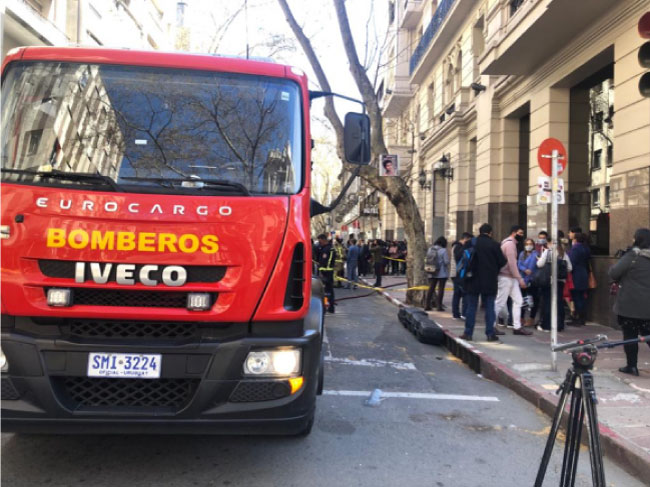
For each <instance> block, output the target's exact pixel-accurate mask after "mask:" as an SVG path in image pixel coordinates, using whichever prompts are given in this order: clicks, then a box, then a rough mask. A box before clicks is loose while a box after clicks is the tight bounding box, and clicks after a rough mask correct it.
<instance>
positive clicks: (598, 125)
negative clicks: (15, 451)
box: [593, 112, 605, 132]
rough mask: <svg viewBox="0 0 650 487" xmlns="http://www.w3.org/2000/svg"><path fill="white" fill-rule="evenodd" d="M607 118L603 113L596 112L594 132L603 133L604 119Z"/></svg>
mask: <svg viewBox="0 0 650 487" xmlns="http://www.w3.org/2000/svg"><path fill="white" fill-rule="evenodd" d="M604 118H605V117H604V116H603V112H596V115H595V116H594V120H593V121H594V132H602V131H603V119H604Z"/></svg>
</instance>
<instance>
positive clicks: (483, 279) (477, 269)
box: [461, 223, 507, 342]
mask: <svg viewBox="0 0 650 487" xmlns="http://www.w3.org/2000/svg"><path fill="white" fill-rule="evenodd" d="M479 233H480V235H479V236H478V238H477V239H476V243H475V244H474V257H473V259H472V263H471V266H470V268H469V269H468V271H469V272H471V274H472V276H471V278H469V279H468V280H467V282H466V284H465V289H466V292H467V294H466V295H465V299H467V319H466V320H465V332H464V333H463V334H462V335H461V338H462V339H464V340H472V335H473V333H474V324H475V322H476V310H477V308H478V298H479V296H481V300H482V302H483V303H484V304H485V334H486V336H487V340H488V341H489V342H498V341H499V338H498V337H497V334H503V332H498V331H497V330H496V329H495V327H494V323H495V321H496V315H495V312H494V301H495V299H496V297H497V291H498V284H497V282H498V276H499V270H500V269H501V268H502V267H503V266H504V265H506V263H507V260H506V258H505V256H504V255H503V252H501V247H500V246H499V244H498V243H497V242H495V241H494V240H492V226H491V225H490V224H488V223H484V224H483V225H481V228H480V229H479Z"/></svg>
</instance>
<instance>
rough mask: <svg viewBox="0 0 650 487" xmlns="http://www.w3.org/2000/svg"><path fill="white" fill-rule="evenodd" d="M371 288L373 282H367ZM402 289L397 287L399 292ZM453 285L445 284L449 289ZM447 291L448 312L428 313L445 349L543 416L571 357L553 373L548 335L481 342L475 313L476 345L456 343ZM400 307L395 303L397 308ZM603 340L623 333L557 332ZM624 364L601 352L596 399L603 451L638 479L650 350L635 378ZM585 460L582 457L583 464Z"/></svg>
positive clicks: (457, 326)
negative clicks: (444, 340)
mask: <svg viewBox="0 0 650 487" xmlns="http://www.w3.org/2000/svg"><path fill="white" fill-rule="evenodd" d="M405 281H406V278H405V277H404V276H399V277H393V276H383V277H382V284H383V285H384V286H390V285H393V284H397V283H405ZM366 282H369V283H372V282H374V280H372V278H366ZM404 287H406V286H395V289H401V288H404ZM450 287H451V285H450V284H449V282H448V285H447V288H448V289H449V288H450ZM382 294H384V296H385V297H386V298H387V299H389V301H391V302H392V303H393V304H396V305H402V303H403V301H404V298H405V293H404V292H403V291H391V289H390V288H388V289H386V290H385V291H384V292H383V293H382ZM451 296H452V293H451V292H450V291H446V292H445V298H444V305H445V307H446V308H447V311H442V312H438V311H432V312H429V316H430V317H431V318H432V319H434V320H435V321H436V322H438V324H439V325H440V326H442V327H443V329H445V333H446V334H447V348H448V349H449V350H450V352H452V353H453V354H454V355H456V356H458V357H459V358H461V359H463V361H464V362H467V363H468V365H469V366H470V367H472V368H473V369H474V370H475V371H476V372H477V373H481V374H482V375H483V376H484V377H485V378H487V379H491V380H494V381H495V382H498V383H500V384H502V385H504V386H506V387H508V388H510V389H512V390H513V391H515V392H517V393H518V394H519V395H520V396H522V397H523V398H525V399H527V400H528V401H530V402H532V403H533V404H535V405H536V406H537V407H539V408H540V409H542V410H543V411H544V412H546V413H547V414H549V415H551V416H552V414H553V412H554V410H555V406H556V405H557V399H558V396H557V395H556V394H555V391H556V390H557V387H558V386H559V385H560V384H561V383H562V382H563V381H564V377H565V374H566V371H567V369H568V368H569V366H570V365H571V356H570V355H568V354H565V353H558V354H557V364H558V367H557V372H553V371H552V370H551V366H550V363H551V352H550V348H549V347H550V339H551V337H550V333H544V332H540V331H537V330H535V329H533V328H530V329H531V330H533V331H534V335H533V336H531V337H527V336H519V335H513V334H512V330H511V329H507V330H506V329H505V328H500V329H501V330H505V332H506V335H504V336H500V337H499V338H500V339H501V343H496V344H495V343H489V342H487V341H485V331H484V330H485V324H484V323H485V322H484V320H483V316H482V314H483V313H482V312H481V310H479V313H477V320H476V326H475V328H474V341H472V342H466V341H465V340H461V339H460V338H458V337H459V336H460V335H461V334H462V333H463V329H464V323H463V322H462V321H460V320H455V319H453V318H452V316H451ZM398 302H399V303H398ZM598 334H604V335H607V336H608V338H609V340H620V339H622V333H621V332H620V331H618V330H614V329H612V328H609V327H605V326H601V325H597V324H595V323H589V324H588V325H587V326H579V327H573V326H567V327H566V328H565V330H564V331H563V332H560V333H558V342H560V343H562V342H570V341H573V340H577V339H580V338H589V337H594V336H596V335H598ZM624 365H625V353H624V351H623V347H616V348H613V349H609V350H599V351H598V358H597V359H596V363H595V366H594V370H593V375H594V382H595V387H596V394H597V397H598V420H599V422H600V424H601V427H600V432H601V441H602V444H603V445H602V446H603V449H604V452H605V453H606V454H607V455H608V456H609V457H610V458H612V459H613V460H615V461H616V462H617V463H619V464H621V465H622V466H623V467H625V468H627V469H628V470H630V471H631V472H635V473H636V474H637V475H638V476H639V478H642V479H643V478H646V479H648V478H650V349H649V348H648V347H647V346H646V345H644V344H640V346H639V372H640V374H641V375H640V376H639V377H634V376H630V375H626V374H622V373H620V372H618V368H619V367H622V366H624ZM587 458H588V457H585V460H584V461H586V459H587Z"/></svg>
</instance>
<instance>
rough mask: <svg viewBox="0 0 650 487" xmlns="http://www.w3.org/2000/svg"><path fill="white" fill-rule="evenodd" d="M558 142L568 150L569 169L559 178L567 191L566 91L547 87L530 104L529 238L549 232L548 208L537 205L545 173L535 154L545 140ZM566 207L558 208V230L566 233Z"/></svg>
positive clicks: (569, 170)
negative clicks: (539, 184)
mask: <svg viewBox="0 0 650 487" xmlns="http://www.w3.org/2000/svg"><path fill="white" fill-rule="evenodd" d="M549 137H553V138H555V139H558V140H559V141H560V142H562V144H563V145H564V147H565V148H566V149H567V153H568V160H569V165H568V166H567V170H566V171H564V173H563V174H562V175H561V176H560V177H561V178H563V179H564V184H565V191H567V192H568V191H570V190H571V188H570V185H569V182H570V175H571V150H570V146H569V89H565V88H551V87H546V88H543V89H541V90H540V91H538V92H537V93H535V94H533V96H532V98H531V102H530V167H529V178H528V182H529V184H530V189H529V193H528V194H529V197H528V225H527V226H528V228H527V234H528V235H537V232H539V231H541V230H547V231H548V230H550V227H551V221H550V214H551V207H550V205H539V204H537V180H538V178H539V177H540V176H544V173H543V172H542V170H541V169H540V168H539V165H538V162H537V150H538V148H539V146H540V144H541V143H542V141H543V140H544V139H547V138H549ZM568 213H569V211H568V205H567V204H564V205H560V207H559V210H558V219H559V224H558V228H560V229H561V230H564V232H565V233H566V232H567V230H568V224H569V218H568Z"/></svg>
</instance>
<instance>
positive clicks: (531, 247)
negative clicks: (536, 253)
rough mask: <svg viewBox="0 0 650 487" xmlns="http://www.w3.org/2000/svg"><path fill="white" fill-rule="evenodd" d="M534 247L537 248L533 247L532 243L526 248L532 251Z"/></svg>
mask: <svg viewBox="0 0 650 487" xmlns="http://www.w3.org/2000/svg"><path fill="white" fill-rule="evenodd" d="M534 248H535V247H533V246H532V245H526V250H527V251H528V252H530V251H531V250H533V249H534Z"/></svg>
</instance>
